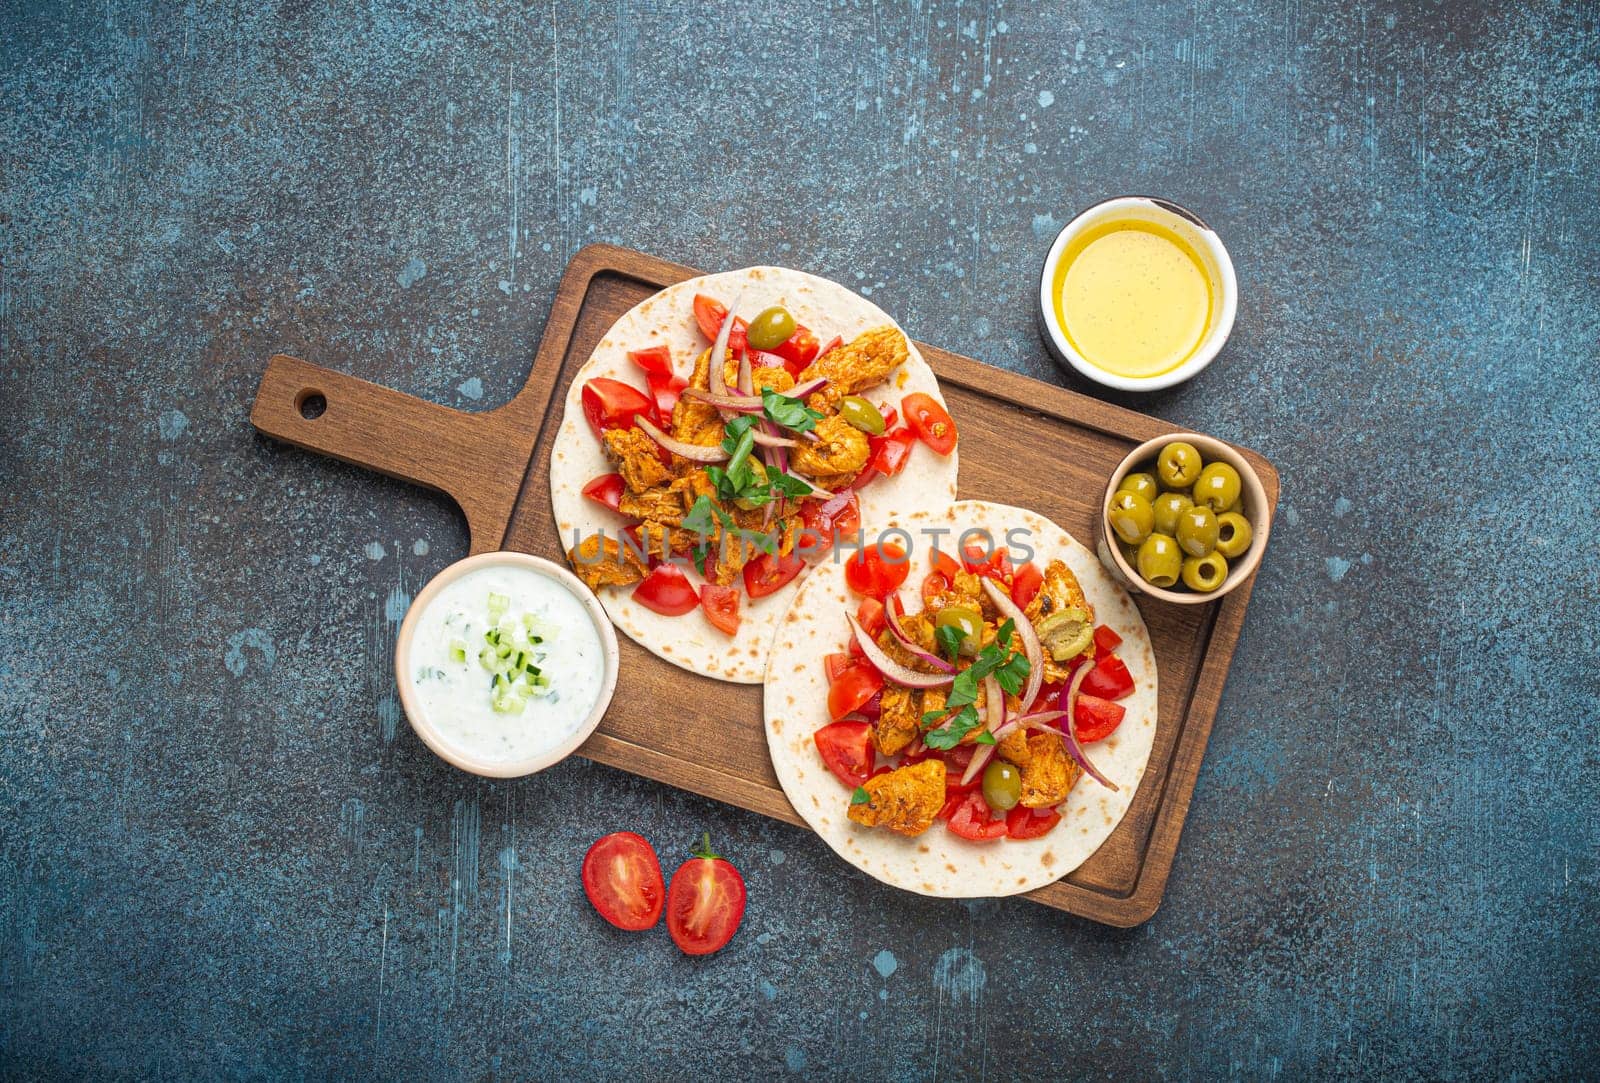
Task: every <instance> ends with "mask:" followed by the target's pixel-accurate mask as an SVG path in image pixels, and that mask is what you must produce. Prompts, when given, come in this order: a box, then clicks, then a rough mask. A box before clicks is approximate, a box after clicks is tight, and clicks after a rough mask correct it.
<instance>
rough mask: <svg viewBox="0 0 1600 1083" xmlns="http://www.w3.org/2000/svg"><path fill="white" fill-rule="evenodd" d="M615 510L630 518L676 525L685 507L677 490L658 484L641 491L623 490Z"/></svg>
mask: <svg viewBox="0 0 1600 1083" xmlns="http://www.w3.org/2000/svg"><path fill="white" fill-rule="evenodd" d="M673 484H676V482H674V483H673ZM617 510H618V511H619V512H621V513H622V514H623V515H626V516H628V517H629V518H630V519H648V520H650V521H651V522H655V523H665V524H666V525H667V526H678V525H680V524H682V522H683V516H684V513H685V511H686V510H687V509H685V508H684V506H683V497H682V495H681V494H680V493H679V492H678V491H677V490H675V489H673V488H671V487H670V486H658V487H657V488H654V489H646V490H644V491H643V492H635V491H634V490H632V489H625V490H623V493H622V499H621V501H619V502H618V504H617Z"/></svg>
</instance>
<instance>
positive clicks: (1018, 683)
mask: <svg viewBox="0 0 1600 1083" xmlns="http://www.w3.org/2000/svg"><path fill="white" fill-rule="evenodd" d="M946 630H947V629H945V628H940V629H938V631H937V632H935V634H936V635H939V636H940V640H939V641H940V644H941V645H946V643H947V641H946V639H945V637H944V636H943V635H942V634H941V633H943V632H945V631H946ZM949 630H951V631H954V629H949ZM1015 631H1016V625H1015V624H1014V623H1013V622H1012V621H1010V620H1007V621H1005V622H1004V623H1003V624H1001V625H1000V627H999V628H998V629H996V630H995V637H994V640H993V642H991V643H989V644H988V645H987V646H985V647H984V648H983V649H982V650H980V651H979V652H978V656H977V657H976V658H974V659H973V660H972V664H971V665H970V666H968V667H967V668H966V669H964V670H962V671H961V672H960V673H957V674H956V678H955V680H954V681H951V682H950V695H949V697H948V698H947V699H946V700H945V709H944V711H929V712H927V713H926V714H924V715H923V716H922V725H923V727H924V728H926V727H929V726H934V725H937V724H938V723H939V722H940V721H942V720H944V719H946V718H947V717H948V721H946V722H945V724H944V725H943V726H940V727H939V728H938V729H934V730H930V731H929V732H927V733H925V734H924V735H923V738H922V739H923V743H925V744H926V745H927V746H928V747H929V748H937V749H947V748H954V747H955V746H956V745H958V744H960V743H961V738H963V737H965V736H966V735H967V734H968V733H970V732H972V730H974V729H976V728H977V726H978V724H979V722H978V711H977V708H976V707H975V706H974V705H975V704H976V703H977V702H978V682H979V681H981V680H983V679H984V678H985V677H989V676H993V677H994V679H995V681H996V682H997V683H998V684H999V685H1000V688H1001V690H1002V691H1004V692H1009V693H1010V694H1011V695H1016V694H1017V692H1019V691H1020V690H1021V689H1022V684H1023V681H1025V680H1026V679H1027V676H1028V671H1029V666H1028V659H1027V658H1026V657H1024V656H1023V655H1020V654H1015V655H1014V654H1012V653H1011V651H1010V649H1009V648H1010V645H1011V636H1012V633H1014V632H1015ZM956 637H957V638H956V642H957V643H959V642H960V633H959V632H957V633H956ZM950 712H953V713H950ZM985 736H987V737H989V740H987V741H984V742H983V743H984V744H993V743H994V738H993V737H992V736H990V735H989V734H988V732H987V731H985V732H984V733H983V734H982V735H980V736H979V738H978V739H979V740H982V739H983V737H985Z"/></svg>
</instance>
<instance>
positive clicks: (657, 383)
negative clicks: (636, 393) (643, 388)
mask: <svg viewBox="0 0 1600 1083" xmlns="http://www.w3.org/2000/svg"><path fill="white" fill-rule="evenodd" d="M644 382H645V383H647V384H649V385H650V397H651V398H652V399H655V400H656V416H657V417H659V418H660V419H661V421H662V423H663V424H665V423H667V422H669V421H671V420H672V408H673V407H674V406H676V405H678V397H679V396H680V395H682V394H683V389H684V388H686V387H688V386H689V381H688V380H685V379H684V378H683V377H682V376H657V375H655V374H654V373H651V374H650V375H649V376H646V377H645V378H644Z"/></svg>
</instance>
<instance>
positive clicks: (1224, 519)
mask: <svg viewBox="0 0 1600 1083" xmlns="http://www.w3.org/2000/svg"><path fill="white" fill-rule="evenodd" d="M1250 537H1251V534H1250V520H1249V519H1246V518H1245V517H1244V516H1242V515H1240V514H1239V513H1238V512H1236V511H1225V512H1223V513H1222V514H1221V515H1219V516H1217V552H1219V553H1221V554H1222V555H1223V556H1225V557H1227V558H1228V559H1229V560H1232V559H1233V558H1234V557H1236V556H1241V555H1243V553H1244V551H1245V550H1246V549H1248V548H1250Z"/></svg>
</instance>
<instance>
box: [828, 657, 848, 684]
mask: <svg viewBox="0 0 1600 1083" xmlns="http://www.w3.org/2000/svg"><path fill="white" fill-rule="evenodd" d="M849 668H850V656H849V655H848V654H846V653H845V652H844V651H835V652H834V653H833V654H827V655H824V656H823V658H822V671H823V672H824V673H826V674H827V675H828V683H829V684H832V683H833V682H834V681H836V680H838V679H839V674H841V673H843V672H844V671H845V670H847V669H849Z"/></svg>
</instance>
